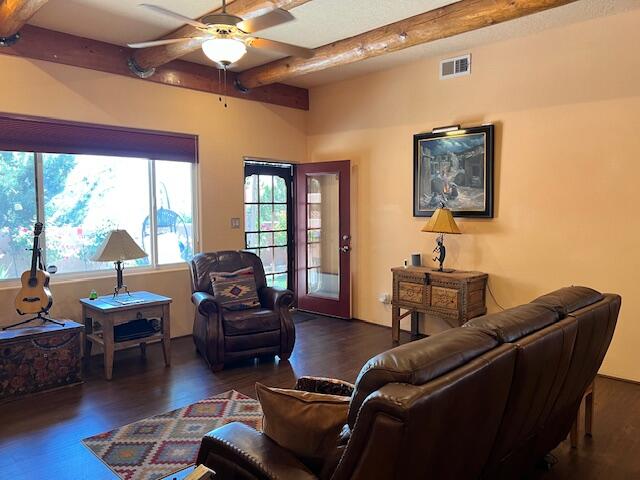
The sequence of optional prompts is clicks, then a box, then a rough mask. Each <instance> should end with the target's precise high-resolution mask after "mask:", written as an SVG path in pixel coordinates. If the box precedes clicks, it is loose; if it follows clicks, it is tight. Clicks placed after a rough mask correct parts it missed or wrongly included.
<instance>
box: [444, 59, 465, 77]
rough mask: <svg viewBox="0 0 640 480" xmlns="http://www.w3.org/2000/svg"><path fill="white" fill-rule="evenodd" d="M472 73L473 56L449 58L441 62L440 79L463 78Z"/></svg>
mask: <svg viewBox="0 0 640 480" xmlns="http://www.w3.org/2000/svg"><path fill="white" fill-rule="evenodd" d="M470 73H471V54H467V55H462V56H461V57H455V58H447V59H446V60H442V61H441V62H440V78H453V77H461V76H462V75H469V74H470Z"/></svg>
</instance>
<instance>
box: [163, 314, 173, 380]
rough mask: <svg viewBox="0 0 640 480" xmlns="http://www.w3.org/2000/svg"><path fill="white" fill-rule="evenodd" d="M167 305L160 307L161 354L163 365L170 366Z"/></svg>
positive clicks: (169, 318)
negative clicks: (162, 355)
mask: <svg viewBox="0 0 640 480" xmlns="http://www.w3.org/2000/svg"><path fill="white" fill-rule="evenodd" d="M170 315H171V314H170V309H169V305H165V306H164V307H162V353H163V354H164V364H165V365H166V366H167V367H168V366H169V365H171V316H170Z"/></svg>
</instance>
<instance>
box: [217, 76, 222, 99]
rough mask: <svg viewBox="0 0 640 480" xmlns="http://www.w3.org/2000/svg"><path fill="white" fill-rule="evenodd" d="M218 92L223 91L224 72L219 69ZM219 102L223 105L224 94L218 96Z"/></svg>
mask: <svg viewBox="0 0 640 480" xmlns="http://www.w3.org/2000/svg"><path fill="white" fill-rule="evenodd" d="M218 91H219V92H221V91H222V72H221V71H220V69H218ZM218 101H219V102H220V103H222V94H220V95H219V96H218Z"/></svg>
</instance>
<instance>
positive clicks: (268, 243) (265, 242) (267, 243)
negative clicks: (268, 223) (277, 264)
mask: <svg viewBox="0 0 640 480" xmlns="http://www.w3.org/2000/svg"><path fill="white" fill-rule="evenodd" d="M260 246H261V247H272V246H273V233H271V232H261V233H260Z"/></svg>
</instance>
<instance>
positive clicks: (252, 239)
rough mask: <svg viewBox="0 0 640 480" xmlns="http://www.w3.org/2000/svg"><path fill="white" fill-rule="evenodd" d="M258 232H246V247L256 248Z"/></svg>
mask: <svg viewBox="0 0 640 480" xmlns="http://www.w3.org/2000/svg"><path fill="white" fill-rule="evenodd" d="M258 238H259V237H258V234H257V233H247V248H256V247H257V246H258V242H259V240H258Z"/></svg>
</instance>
